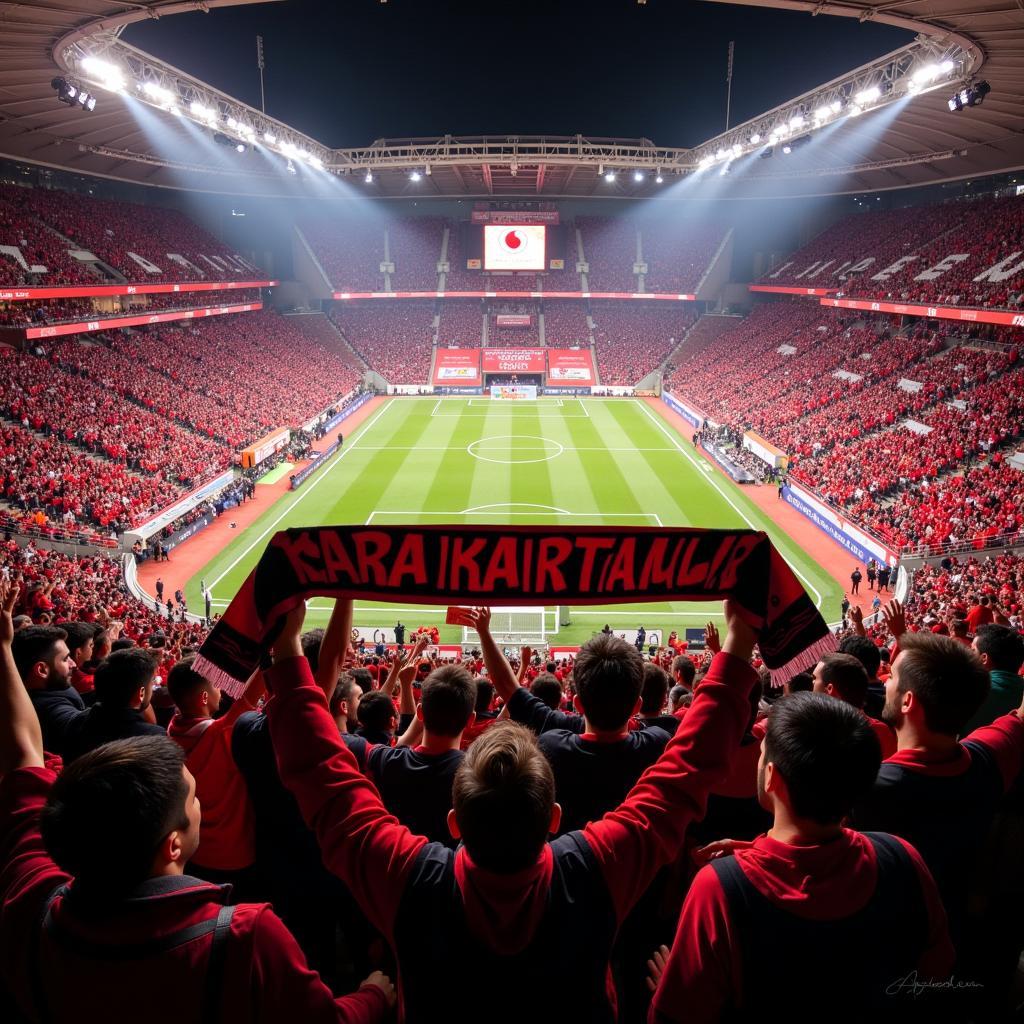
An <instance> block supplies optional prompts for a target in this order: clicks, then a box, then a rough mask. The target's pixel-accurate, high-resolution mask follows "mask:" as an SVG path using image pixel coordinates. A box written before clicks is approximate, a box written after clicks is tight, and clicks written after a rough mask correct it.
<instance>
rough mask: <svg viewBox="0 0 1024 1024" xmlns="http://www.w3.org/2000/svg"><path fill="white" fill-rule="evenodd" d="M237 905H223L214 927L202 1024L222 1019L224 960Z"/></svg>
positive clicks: (210, 1023)
mask: <svg viewBox="0 0 1024 1024" xmlns="http://www.w3.org/2000/svg"><path fill="white" fill-rule="evenodd" d="M234 916H235V907H234V904H232V905H231V906H229V907H221V908H220V911H219V912H218V914H217V923H216V925H215V926H214V929H213V940H212V942H211V943H210V955H209V957H207V960H206V978H205V979H204V981H203V1010H202V1015H201V1016H200V1018H199V1019H200V1021H201V1024H215V1022H216V1021H217V1020H219V1019H220V1007H221V997H222V995H223V992H224V961H225V959H226V956H227V940H228V935H229V933H230V931H231V919H232V918H233V917H234Z"/></svg>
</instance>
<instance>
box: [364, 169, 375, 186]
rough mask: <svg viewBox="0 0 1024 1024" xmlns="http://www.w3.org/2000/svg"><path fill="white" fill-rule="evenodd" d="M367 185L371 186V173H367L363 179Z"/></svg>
mask: <svg viewBox="0 0 1024 1024" xmlns="http://www.w3.org/2000/svg"><path fill="white" fill-rule="evenodd" d="M363 180H364V181H365V182H366V184H367V185H372V184H373V171H367V172H366V177H365V178H364V179H363Z"/></svg>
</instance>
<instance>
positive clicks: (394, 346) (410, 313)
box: [329, 299, 435, 384]
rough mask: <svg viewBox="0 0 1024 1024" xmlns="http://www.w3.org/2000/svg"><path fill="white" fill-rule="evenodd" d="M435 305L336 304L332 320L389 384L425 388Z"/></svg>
mask: <svg viewBox="0 0 1024 1024" xmlns="http://www.w3.org/2000/svg"><path fill="white" fill-rule="evenodd" d="M434 315H435V314H434V304H433V303H432V302H426V301H420V300H415V299H414V300H411V301H406V302H395V303H377V304H373V303H370V302H367V303H365V304H362V305H360V304H358V303H355V302H339V303H335V305H334V308H333V309H332V310H331V311H330V313H329V316H330V317H331V320H332V321H333V322H334V323H335V324H336V325H337V327H338V329H339V330H340V331H341V332H342V334H344V335H345V337H346V339H347V340H348V342H349V343H350V344H351V345H352V347H353V348H354V349H355V350H356V351H357V352H358V353H359V355H360V356H361V357H362V358H363V359H364V360H365V361H366V363H367V365H368V366H369V367H370V368H371V369H372V370H376V371H377V372H378V373H379V374H380V375H381V376H382V377H383V378H384V379H385V380H386V381H388V383H390V384H424V383H426V381H427V380H428V378H429V376H430V359H431V354H432V352H433V346H434Z"/></svg>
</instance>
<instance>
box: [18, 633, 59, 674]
mask: <svg viewBox="0 0 1024 1024" xmlns="http://www.w3.org/2000/svg"><path fill="white" fill-rule="evenodd" d="M67 638H68V635H67V633H66V632H65V631H64V630H63V629H61V628H60V627H59V626H26V627H25V628H24V629H19V630H18V631H17V632H16V633H15V634H14V639H13V640H12V641H11V653H12V654H13V655H14V664H15V666H16V667H17V669H18V675H20V676H21V678H22V679H28V677H29V676H30V675H31V673H32V667H33V666H34V665H36V664H38V663H39V662H40V661H45V662H49V661H50V659H51V658H53V649H54V647H55V646H56V645H57V643H58V641H60V640H67Z"/></svg>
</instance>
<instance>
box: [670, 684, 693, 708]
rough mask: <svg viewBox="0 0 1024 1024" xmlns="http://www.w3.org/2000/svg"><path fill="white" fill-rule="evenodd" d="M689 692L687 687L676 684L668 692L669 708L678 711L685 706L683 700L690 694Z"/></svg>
mask: <svg viewBox="0 0 1024 1024" xmlns="http://www.w3.org/2000/svg"><path fill="white" fill-rule="evenodd" d="M689 692H690V691H689V690H687V688H686V687H685V686H680V685H679V683H676V685H675V686H673V687H672V689H671V690H669V691H668V706H669V707H670V708H671V709H673V710H676V711H678V710H679V708H680V707H682V706H683V703H682V702H683V698H684V697H686V696H687V695H688V694H689Z"/></svg>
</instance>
